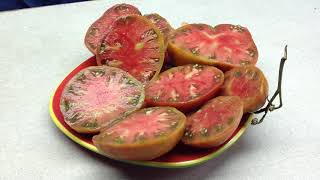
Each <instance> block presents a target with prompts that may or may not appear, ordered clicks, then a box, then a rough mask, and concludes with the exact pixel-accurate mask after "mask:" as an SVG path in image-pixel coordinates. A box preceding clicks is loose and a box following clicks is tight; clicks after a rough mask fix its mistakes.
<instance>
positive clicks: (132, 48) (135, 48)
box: [97, 15, 164, 84]
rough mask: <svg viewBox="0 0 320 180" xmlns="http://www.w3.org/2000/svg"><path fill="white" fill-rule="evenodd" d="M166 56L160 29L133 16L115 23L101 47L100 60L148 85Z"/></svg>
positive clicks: (141, 17) (100, 62)
mask: <svg viewBox="0 0 320 180" xmlns="http://www.w3.org/2000/svg"><path fill="white" fill-rule="evenodd" d="M163 58H164V44H163V36H162V34H161V33H160V31H159V29H158V28H157V27H155V26H154V25H153V24H152V23H151V22H150V21H149V20H148V19H147V18H145V17H143V16H136V15H132V16H126V17H121V18H119V19H117V20H116V21H115V22H114V23H113V25H112V27H111V30H110V32H109V33H108V34H107V35H106V36H105V37H104V38H103V40H102V43H101V44H100V46H99V53H98V54H97V63H98V64H99V65H101V64H105V65H108V66H113V67H118V68H121V69H123V70H125V71H127V72H129V73H130V74H131V75H132V76H134V77H135V78H137V79H138V80H139V81H141V82H142V83H143V84H145V83H147V82H148V81H150V80H151V79H152V78H153V77H154V76H156V75H157V74H158V73H159V71H160V69H161V67H162V64H163Z"/></svg>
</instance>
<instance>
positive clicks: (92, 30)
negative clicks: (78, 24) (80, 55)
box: [84, 4, 141, 54]
mask: <svg viewBox="0 0 320 180" xmlns="http://www.w3.org/2000/svg"><path fill="white" fill-rule="evenodd" d="M131 14H137V15H141V13H140V11H139V10H138V8H136V7H134V6H132V5H130V4H116V5H114V6H112V7H111V8H109V9H108V10H107V11H106V12H105V13H104V14H103V15H102V16H101V17H100V18H99V19H98V20H96V21H95V22H94V23H93V24H92V25H91V26H90V27H89V29H88V30H87V33H86V36H85V39H84V42H85V45H86V46H87V48H88V49H89V50H90V51H91V52H92V53H93V54H96V53H97V47H98V46H99V44H100V42H101V39H102V38H103V37H104V36H105V35H106V34H107V32H108V31H109V30H110V26H111V24H112V23H113V21H115V20H116V19H117V18H118V17H120V16H124V15H131Z"/></svg>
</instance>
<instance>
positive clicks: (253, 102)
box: [221, 66, 268, 112]
mask: <svg viewBox="0 0 320 180" xmlns="http://www.w3.org/2000/svg"><path fill="white" fill-rule="evenodd" d="M225 78H226V79H225V82H224V84H223V87H222V88H221V95H225V96H239V97H240V98H241V99H242V101H243V105H244V108H243V111H244V112H254V111H256V110H258V109H259V108H260V107H262V106H263V105H264V104H265V102H266V99H267V96H268V82H267V79H266V78H265V76H264V75H263V73H262V71H261V70H260V69H259V68H257V67H255V66H244V67H238V68H234V69H232V70H230V71H228V72H226V74H225Z"/></svg>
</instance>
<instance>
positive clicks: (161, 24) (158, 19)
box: [144, 13, 174, 47]
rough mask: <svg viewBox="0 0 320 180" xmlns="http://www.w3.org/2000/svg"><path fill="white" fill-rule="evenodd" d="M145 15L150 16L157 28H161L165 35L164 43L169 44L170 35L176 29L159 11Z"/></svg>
mask: <svg viewBox="0 0 320 180" xmlns="http://www.w3.org/2000/svg"><path fill="white" fill-rule="evenodd" d="M144 16H145V17H146V18H148V19H149V20H150V21H151V22H152V23H153V24H154V25H156V26H157V28H159V30H160V32H161V33H162V35H163V38H164V44H165V47H166V46H167V44H168V40H169V37H170V35H171V34H172V33H173V31H174V29H173V28H172V27H171V25H170V24H169V22H168V21H167V20H166V19H165V18H163V17H162V16H160V15H159V14H157V13H152V14H146V15H144Z"/></svg>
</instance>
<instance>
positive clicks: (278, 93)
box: [251, 45, 287, 125]
mask: <svg viewBox="0 0 320 180" xmlns="http://www.w3.org/2000/svg"><path fill="white" fill-rule="evenodd" d="M286 60H287V45H286V46H285V48H284V56H283V57H282V58H281V61H280V67H279V75H278V87H277V90H276V91H275V93H274V94H273V96H272V97H271V99H270V100H269V99H267V100H268V104H267V105H266V107H264V108H262V109H259V110H258V111H256V112H254V114H259V113H262V112H263V113H264V114H263V116H262V117H261V118H260V119H258V118H254V119H253V120H252V122H251V124H253V125H256V124H260V123H262V122H263V120H264V118H265V117H266V115H267V114H268V112H269V111H273V110H276V109H279V108H281V107H282V92H281V85H282V74H283V68H284V63H285V62H286ZM277 96H278V97H279V100H280V104H279V105H278V106H275V105H274V104H272V103H273V101H274V100H275V99H276V97H277Z"/></svg>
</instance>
